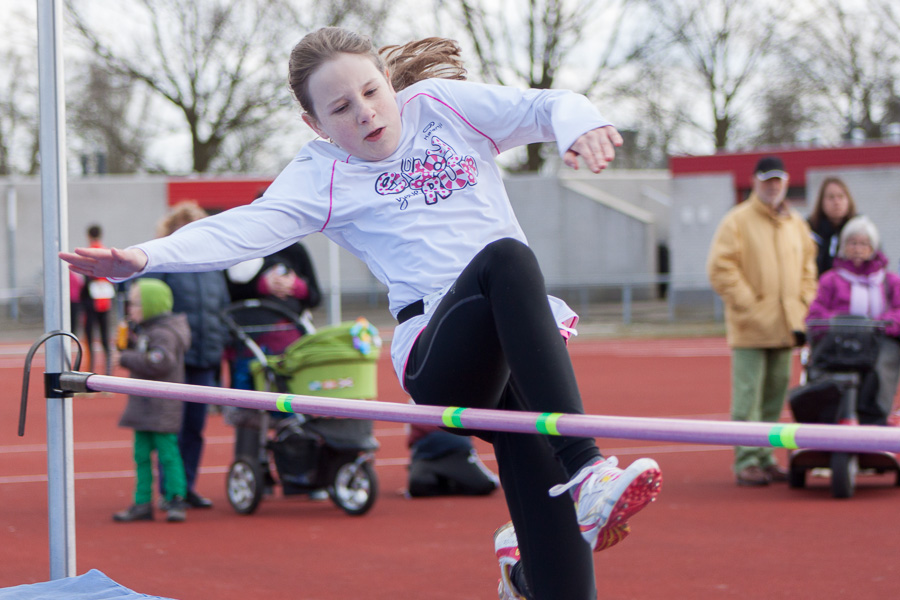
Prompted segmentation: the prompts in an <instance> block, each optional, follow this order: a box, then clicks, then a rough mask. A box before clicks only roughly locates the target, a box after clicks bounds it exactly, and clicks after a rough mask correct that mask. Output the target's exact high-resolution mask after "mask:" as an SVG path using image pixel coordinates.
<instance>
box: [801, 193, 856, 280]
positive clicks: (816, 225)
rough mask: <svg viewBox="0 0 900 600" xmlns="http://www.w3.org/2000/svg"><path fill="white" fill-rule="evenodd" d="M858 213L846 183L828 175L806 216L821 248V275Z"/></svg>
mask: <svg viewBox="0 0 900 600" xmlns="http://www.w3.org/2000/svg"><path fill="white" fill-rule="evenodd" d="M855 216H856V203H855V202H854V201H853V196H852V195H851V194H850V189H849V188H848V187H847V184H846V183H844V182H843V180H841V179H840V178H838V177H826V178H825V179H824V180H823V181H822V185H821V186H819V195H818V196H817V197H816V205H815V206H814V207H813V211H812V214H810V215H809V219H807V221H808V222H809V228H810V229H811V230H812V236H813V239H814V240H815V242H816V246H817V247H818V254H817V256H816V266H817V267H818V269H819V276H820V277H821V276H822V273H824V272H825V271H827V270H828V269H830V268H831V265H832V263H833V262H834V257H835V256H836V255H837V251H838V240H839V239H840V236H841V230H842V229H843V228H844V225H845V224H846V223H847V221H849V220H850V219H852V218H853V217H855Z"/></svg>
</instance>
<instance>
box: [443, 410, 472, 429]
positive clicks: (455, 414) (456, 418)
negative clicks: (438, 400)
mask: <svg viewBox="0 0 900 600" xmlns="http://www.w3.org/2000/svg"><path fill="white" fill-rule="evenodd" d="M464 410H466V409H464V408H459V407H458V406H448V407H447V408H445V409H444V412H443V414H441V421H443V423H444V427H455V428H457V429H459V428H461V427H462V426H463V424H462V414H463V411H464Z"/></svg>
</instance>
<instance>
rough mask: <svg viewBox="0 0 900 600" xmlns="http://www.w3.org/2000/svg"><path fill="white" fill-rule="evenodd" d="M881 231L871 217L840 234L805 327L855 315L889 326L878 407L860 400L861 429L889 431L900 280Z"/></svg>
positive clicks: (897, 367) (897, 366)
mask: <svg viewBox="0 0 900 600" xmlns="http://www.w3.org/2000/svg"><path fill="white" fill-rule="evenodd" d="M887 265H888V261H887V258H886V257H885V255H884V254H883V253H882V252H881V250H880V238H879V235H878V229H877V228H876V227H875V224H874V223H872V221H871V220H869V219H868V218H867V217H864V216H860V217H854V218H853V219H851V220H850V221H848V222H847V224H846V225H845V226H844V229H843V230H842V231H841V237H840V246H839V248H838V256H837V258H835V260H834V266H833V267H832V269H831V270H830V271H827V272H825V273H824V274H823V275H822V278H821V279H820V280H819V291H818V293H817V295H816V299H815V300H814V301H813V303H812V305H811V306H810V307H809V316H808V317H807V321H810V320H813V319H829V318H831V317H836V316H841V315H856V316H863V317H869V318H871V319H879V320H884V321H889V322H890V324H889V325H888V326H887V328H886V329H885V336H884V337H882V338H881V340H880V345H879V353H878V361H877V362H876V364H875V374H876V376H877V380H878V393H877V395H876V396H875V398H874V402H867V401H866V399H865V398H862V397H861V398H860V404H859V407H858V409H859V419H860V423H862V424H869V425H885V424H886V423H887V418H888V415H889V414H890V412H891V407H892V405H893V403H894V395H895V393H896V391H897V381H898V378H900V275H897V274H896V273H892V272H890V271H888V270H887Z"/></svg>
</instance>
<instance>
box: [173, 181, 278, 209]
mask: <svg viewBox="0 0 900 600" xmlns="http://www.w3.org/2000/svg"><path fill="white" fill-rule="evenodd" d="M270 183H272V180H271V179H220V178H216V179H211V178H209V179H208V178H203V179H196V178H183V179H182V178H179V179H170V180H169V183H168V196H169V206H172V205H173V204H177V203H178V202H181V201H183V200H196V201H197V203H198V204H200V206H202V207H203V208H205V209H206V210H207V211H208V212H211V213H216V212H219V211H223V210H226V209H229V208H234V207H235V206H240V205H242V204H249V203H250V202H252V201H253V200H254V199H255V198H256V197H257V196H258V195H259V193H260V192H261V191H263V190H265V189H266V188H267V187H269V184H270Z"/></svg>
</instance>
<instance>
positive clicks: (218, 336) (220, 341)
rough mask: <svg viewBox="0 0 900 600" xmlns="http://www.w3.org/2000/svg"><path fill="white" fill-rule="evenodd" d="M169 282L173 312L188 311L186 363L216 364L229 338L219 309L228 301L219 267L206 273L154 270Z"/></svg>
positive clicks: (212, 365)
mask: <svg viewBox="0 0 900 600" xmlns="http://www.w3.org/2000/svg"><path fill="white" fill-rule="evenodd" d="M148 276H149V277H156V278H157V279H161V280H163V281H165V282H166V283H167V284H169V287H170V288H172V297H173V299H174V301H175V304H174V306H173V307H172V312H173V313H184V314H186V315H187V318H188V324H189V325H190V328H191V347H190V348H189V349H188V351H187V352H186V353H185V355H184V364H186V365H187V366H189V367H194V368H201V369H209V368H213V367H217V366H219V363H221V361H222V352H223V351H224V349H225V344H226V343H227V342H228V340H229V333H228V329H227V328H226V327H225V324H224V323H223V322H222V318H221V316H220V315H221V312H222V309H224V308H225V307H226V306H228V304H229V303H230V302H231V298H230V296H229V294H228V284H227V282H226V281H225V274H224V273H223V272H222V271H209V272H205V273H153V274H151V275H148Z"/></svg>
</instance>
